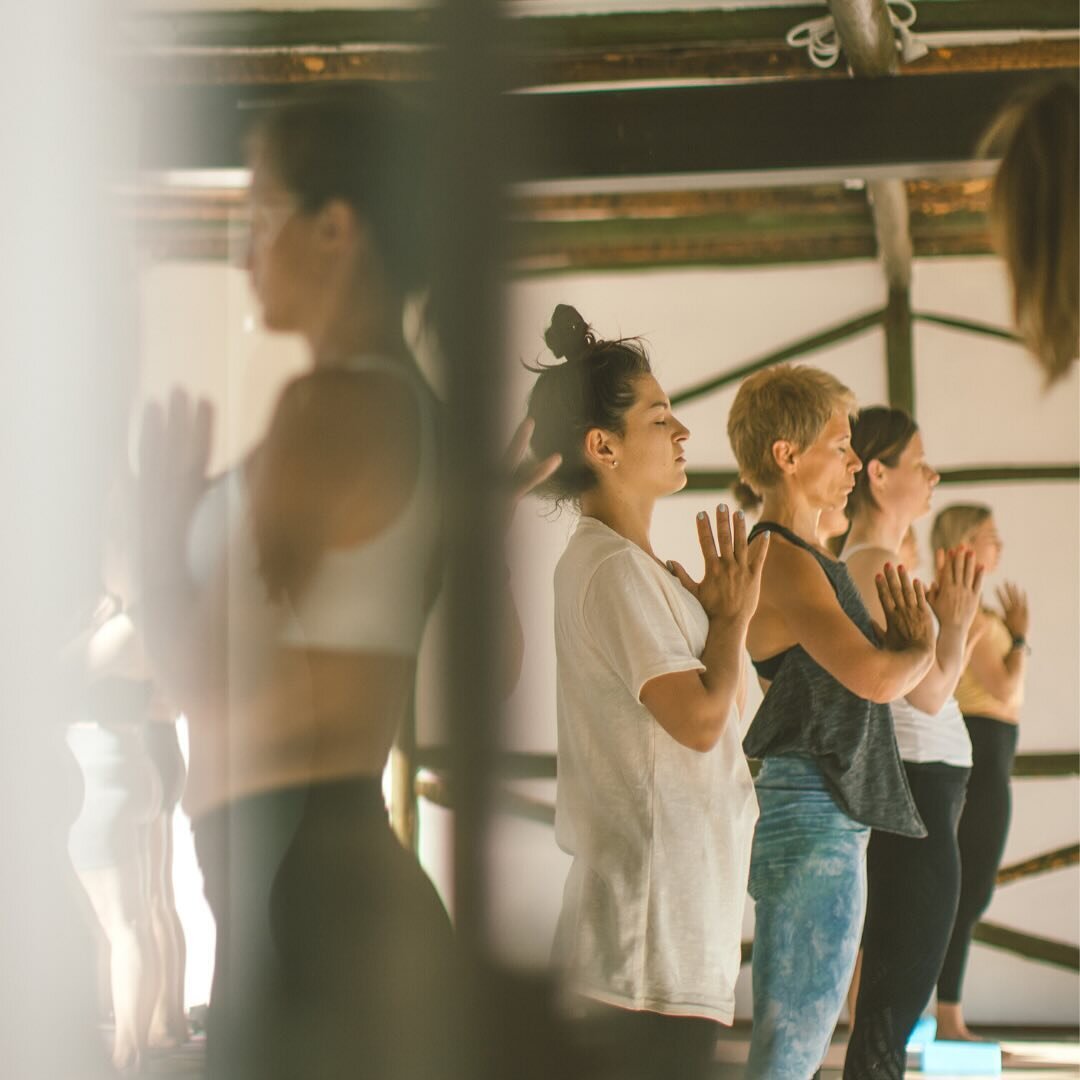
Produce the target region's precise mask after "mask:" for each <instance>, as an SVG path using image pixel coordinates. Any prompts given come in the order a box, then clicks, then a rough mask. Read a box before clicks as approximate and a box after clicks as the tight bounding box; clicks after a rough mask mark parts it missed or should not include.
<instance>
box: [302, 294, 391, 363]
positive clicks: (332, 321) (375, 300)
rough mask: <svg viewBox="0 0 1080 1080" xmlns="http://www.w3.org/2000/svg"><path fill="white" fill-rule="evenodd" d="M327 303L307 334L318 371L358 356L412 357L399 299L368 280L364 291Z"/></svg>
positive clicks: (330, 297)
mask: <svg viewBox="0 0 1080 1080" xmlns="http://www.w3.org/2000/svg"><path fill="white" fill-rule="evenodd" d="M327 300H328V302H327V307H326V309H325V310H324V311H322V312H317V313H314V316H313V318H312V319H311V322H310V326H309V329H308V330H307V332H306V334H305V336H306V337H307V340H308V343H309V345H310V346H311V354H312V357H313V358H314V365H315V367H316V368H320V369H327V368H333V367H339V366H340V365H342V364H344V363H346V362H347V361H348V360H349V359H351V358H352V357H355V356H386V357H394V358H405V357H407V356H409V349H408V346H407V345H406V344H405V335H404V332H403V329H402V319H403V314H404V311H403V308H404V305H403V303H402V302H401V300H400V299H398V298H395V297H393V296H392V295H390V294H389V293H388V292H387V291H386V290H385V289H383V288H380V287H379V286H378V285H377V284H376V283H375V282H372V281H370V280H369V281H366V282H365V285H364V288H363V289H362V290H349V291H347V292H344V293H343V294H342V296H341V298H340V299H338V300H336V302H335V300H334V298H333V297H332V296H328V298H327Z"/></svg>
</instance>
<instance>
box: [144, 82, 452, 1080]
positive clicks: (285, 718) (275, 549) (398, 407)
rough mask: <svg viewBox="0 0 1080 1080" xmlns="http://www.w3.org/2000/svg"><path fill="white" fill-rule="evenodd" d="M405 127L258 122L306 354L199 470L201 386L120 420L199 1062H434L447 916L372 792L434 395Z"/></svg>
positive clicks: (435, 1068)
mask: <svg viewBox="0 0 1080 1080" xmlns="http://www.w3.org/2000/svg"><path fill="white" fill-rule="evenodd" d="M414 134H415V131H414V120H413V118H412V116H411V115H410V114H407V113H405V112H404V111H402V110H400V109H398V108H396V107H394V106H393V105H392V104H391V102H390V101H389V100H388V99H386V98H384V97H382V96H381V95H374V94H373V95H372V96H370V97H364V98H358V99H357V98H354V99H350V100H349V101H348V102H333V101H324V102H319V103H305V104H298V105H292V106H286V107H283V108H279V109H276V110H274V111H272V112H270V113H268V114H267V115H265V116H264V117H263V118H262V119H261V120H260V121H259V122H258V123H257V124H256V128H255V132H254V134H253V136H252V138H251V141H250V145H249V151H250V164H251V170H252V179H251V238H250V249H249V256H248V269H249V271H250V274H251V279H252V283H253V285H254V290H255V294H256V297H257V299H258V302H259V304H260V306H261V309H262V315H263V318H264V321H265V323H266V325H267V327H268V328H270V329H271V330H274V331H280V332H286V333H295V334H299V335H301V336H302V337H303V338H304V340H305V341H306V343H307V345H308V348H309V350H310V357H311V359H310V369H309V371H308V372H307V373H306V374H304V375H302V376H301V377H299V378H296V379H294V380H293V381H292V382H290V383H289V384H288V385H287V386H286V387H285V389H284V391H283V392H282V394H281V397H280V399H279V401H278V403H277V407H276V409H275V411H274V415H273V418H272V420H271V422H270V427H269V430H268V431H267V433H266V435H265V437H264V438H263V439H262V441H261V442H260V443H259V444H258V445H257V447H256V448H255V450H254V451H253V452H252V454H251V455H250V456H249V457H248V458H247V459H246V460H245V461H244V462H243V463H242V464H241V465H239V466H238V467H237V468H235V469H233V470H232V471H231V472H229V473H227V474H225V475H224V476H221V477H219V478H217V479H216V480H213V481H211V480H209V479H208V478H207V475H206V470H207V461H208V457H209V447H210V437H211V426H212V417H211V413H210V409H209V406H208V405H207V404H206V403H205V402H200V403H198V404H197V405H192V403H191V402H190V401H189V400H188V399H187V398H186V397H185V396H184V395H182V394H179V393H177V394H175V395H174V396H173V398H172V399H171V401H170V402H169V405H168V408H167V409H166V410H163V409H162V408H161V407H160V406H158V405H156V404H152V405H150V406H149V407H148V408H147V411H146V416H145V419H144V423H143V431H142V441H141V447H140V474H141V475H140V481H141V497H142V530H143V536H142V552H143V556H144V558H143V566H142V580H143V589H142V595H143V599H144V604H145V610H146V618H145V627H146V638H147V644H148V648H149V651H150V653H151V656H152V658H153V660H154V663H155V666H156V669H157V671H158V674H159V676H160V677H161V679H162V682H163V686H164V689H165V692H166V693H167V695H168V697H169V699H170V700H172V701H175V702H176V703H177V705H178V706H179V707H180V708H182V710H183V711H184V713H185V714H186V716H187V717H188V720H189V723H190V735H191V743H190V749H191V754H190V773H189V778H188V785H187V790H186V793H185V796H184V804H185V807H186V809H187V811H188V813H189V814H190V815H191V817H192V820H193V828H194V833H195V841H196V848H197V852H198V856H199V863H200V866H201V868H202V871H203V875H204V879H205V888H206V894H207V898H208V900H209V902H210V907H211V910H212V911H213V914H214V918H215V921H216V924H217V949H216V958H215V970H214V986H213V993H212V1000H211V1007H210V1015H209V1018H208V1044H207V1072H208V1075H209V1076H210V1077H211V1078H221V1080H244V1078H247V1077H251V1078H258V1080H267V1078H276V1077H281V1078H285V1077H289V1078H294V1077H299V1076H318V1077H328V1078H329V1077H339V1076H340V1077H349V1078H356V1077H371V1078H373V1080H374V1078H378V1080H385V1078H392V1077H414V1076H425V1077H426V1076H438V1075H440V1074H441V1073H442V1072H443V1070H444V1069H445V1068H447V1067H448V1066H447V1064H446V1061H447V1057H446V1055H447V1053H448V1048H447V1038H448V1036H447V1028H448V1026H449V1025H448V1024H447V1013H448V1003H449V1002H450V1001H451V1000H452V993H451V991H450V982H449V978H450V976H449V969H450V963H449V957H450V955H451V953H452V939H451V931H450V924H449V921H448V919H447V917H446V913H445V911H444V910H443V907H442V904H441V903H440V901H439V898H438V896H437V894H436V892H435V890H434V888H433V887H432V885H431V883H430V882H429V880H428V879H427V877H426V876H425V875H424V873H423V872H422V870H421V869H420V867H419V866H418V864H417V862H416V860H415V858H414V857H413V856H412V854H411V853H409V852H407V851H405V850H404V849H403V848H402V847H401V845H400V844H399V843H398V842H397V840H396V838H395V837H394V835H393V833H392V832H391V830H390V827H389V824H388V821H387V816H386V811H385V807H384V803H383V797H382V791H381V775H382V772H383V768H384V765H385V762H386V759H387V754H388V751H389V749H390V746H391V743H392V741H393V739H394V736H395V733H396V731H397V728H398V725H399V723H400V722H401V719H402V717H403V715H404V713H405V710H406V708H407V706H408V701H409V698H410V694H411V691H412V684H413V679H414V674H415V669H416V658H417V651H418V649H419V645H420V638H421V634H422V632H423V629H424V625H425V620H426V617H427V614H428V610H429V607H430V605H431V603H432V599H433V591H434V590H433V583H434V581H435V580H436V579H437V573H436V570H437V559H438V552H439V519H440V509H439V497H438V492H439V458H440V443H439V405H438V403H437V401H436V399H435V397H434V395H433V394H432V392H431V390H430V389H429V388H428V386H427V384H426V382H425V381H424V379H423V377H422V376H421V374H420V372H419V370H418V369H417V366H416V364H415V362H414V360H413V358H412V356H411V354H410V351H409V349H408V347H407V345H406V343H405V340H404V336H403V330H402V314H403V305H404V301H405V297H406V294H407V293H409V292H410V291H411V290H413V289H414V288H415V287H417V286H419V285H422V284H423V282H424V280H425V249H424V243H423V240H424V235H425V231H424V220H425V215H424V212H423V211H424V209H425V206H426V202H425V200H424V199H423V198H422V197H421V193H420V183H419V180H420V178H421V177H422V176H423V175H424V172H425V170H424V169H423V167H422V163H421V162H420V161H419V160H418V157H417V154H418V152H419V150H420V149H421V145H420V144H419V143H418V142H417V141H416V140H415V139H414V138H413V136H414Z"/></svg>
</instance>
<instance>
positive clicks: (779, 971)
mask: <svg viewBox="0 0 1080 1080" xmlns="http://www.w3.org/2000/svg"><path fill="white" fill-rule="evenodd" d="M758 799H759V803H760V808H761V816H760V818H759V819H758V825H757V832H756V833H755V837H754V848H753V855H752V857H751V867H750V894H751V896H752V897H753V898H754V901H755V904H756V907H755V932H754V952H753V985H754V1026H753V1032H752V1035H751V1044H750V1055H749V1059H748V1062H747V1070H746V1076H747V1078H748V1080H809V1078H810V1077H811V1076H812V1075H813V1074H814V1072H815V1070H816V1069H817V1068H818V1066H819V1065H820V1064H821V1061H822V1059H823V1058H824V1056H825V1053H826V1051H827V1049H828V1046H829V1040H830V1039H831V1037H832V1032H833V1029H834V1027H835V1026H836V1020H837V1017H838V1016H839V1014H840V1009H841V1007H842V1005H843V1001H844V993H845V991H846V990H847V988H848V984H849V983H850V981H851V975H852V971H853V969H854V965H855V957H856V954H857V952H858V947H859V939H860V933H861V930H862V919H863V910H864V903H865V851H866V842H867V838H868V835H869V830H868V829H866V828H865V827H863V826H861V825H858V824H857V823H856V822H854V821H852V820H851V818H849V817H847V815H846V814H844V813H842V812H841V811H840V810H839V809H838V808H837V807H836V805H835V804H834V803H833V801H832V799H831V797H830V796H829V795H828V793H827V792H826V791H825V790H824V787H823V785H822V784H821V782H820V777H819V778H818V782H817V784H816V790H815V789H814V786H811V789H810V790H798V789H777V788H773V787H769V786H763V785H760V784H759V787H758Z"/></svg>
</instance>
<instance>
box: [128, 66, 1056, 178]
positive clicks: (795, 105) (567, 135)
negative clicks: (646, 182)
mask: <svg viewBox="0 0 1080 1080" xmlns="http://www.w3.org/2000/svg"><path fill="white" fill-rule="evenodd" d="M1061 74H1062V77H1065V78H1069V79H1071V80H1073V81H1074V82H1075V81H1077V73H1076V70H1075V69H1072V70H1070V71H1065V72H1062V73H1061ZM1039 77H1040V76H1038V75H1033V74H1032V73H1030V72H993V73H971V74H958V75H911V76H908V77H906V78H897V79H890V78H884V79H860V80H859V81H858V83H855V82H853V81H851V80H846V79H841V80H833V79H829V80H820V81H812V80H811V81H807V82H795V81H790V80H777V81H765V82H755V83H748V84H743V83H740V84H734V85H726V86H675V87H664V88H653V89H632V90H613V91H610V92H606V93H589V92H587V91H565V92H557V93H546V94H518V95H510V96H508V97H506V98H504V99H503V100H502V102H501V105H500V113H499V116H498V122H499V123H501V124H502V125H503V146H504V148H505V152H506V155H507V160H508V162H510V163H511V168H512V170H513V173H512V175H513V177H514V179H516V180H517V181H544V180H563V179H575V180H585V181H590V182H591V181H596V180H599V179H600V178H634V179H635V182H637V181H638V180H640V178H643V177H644V178H649V177H657V178H659V177H665V176H672V175H676V176H680V177H681V176H683V175H685V174H694V173H698V174H721V175H722V174H735V175H736V176H738V175H740V174H746V173H762V172H767V173H772V172H777V171H779V172H780V174H781V175H782V173H783V171H791V172H796V173H799V174H800V175H806V174H807V173H808V172H812V171H813V170H819V171H820V173H821V175H836V174H837V172H838V171H839V172H840V175H841V176H859V175H866V174H867V173H868V172H871V171H873V170H879V171H880V170H888V171H889V172H891V173H892V175H903V172H904V169H906V168H918V169H920V170H921V175H922V176H932V175H934V172H933V171H927V168H926V167H929V168H930V169H931V170H933V169H937V170H942V169H949V168H952V169H956V168H965V169H971V170H972V171H974V167H973V157H974V148H975V145H976V143H977V141H978V138H979V135H980V134H981V132H982V131H983V130H984V129H985V127H986V126H987V124H988V123H989V121H990V120H991V119H992V117H993V116H994V115H995V114H996V113H997V111H998V109H1000V108H1001V106H1002V105H1003V104H1004V103H1005V101H1007V100H1008V99H1009V98H1011V97H1012V96H1013V95H1014V94H1015V93H1017V92H1018V91H1019V90H1020V89H1021V88H1022V87H1025V86H1028V85H1030V83H1031V82H1032V81H1033V80H1034V79H1037V78H1039ZM303 92H305V88H304V87H294V86H290V85H277V84H275V85H274V86H272V87H265V88H259V90H258V91H257V92H256V91H254V90H253V89H252V88H251V87H245V86H222V87H168V88H158V89H156V90H147V91H146V92H145V93H144V94H143V95H142V97H141V105H142V108H141V110H140V115H139V123H140V130H139V132H138V138H137V141H138V147H139V153H140V161H139V165H140V167H141V168H142V169H148V170H162V169H164V170H175V169H185V168H194V169H212V168H235V167H237V166H239V165H241V164H242V163H243V160H244V157H243V140H244V133H245V131H246V130H247V127H248V125H249V123H250V117H251V112H250V108H245V107H244V106H250V105H252V104H257V103H258V101H260V100H267V99H271V100H283V99H284V100H287V99H289V98H290V97H291V96H292V95H294V94H301V93H303ZM927 116H933V117H934V123H933V124H928V123H926V117H927ZM683 186H685V185H683Z"/></svg>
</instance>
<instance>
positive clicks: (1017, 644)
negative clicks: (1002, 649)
mask: <svg viewBox="0 0 1080 1080" xmlns="http://www.w3.org/2000/svg"><path fill="white" fill-rule="evenodd" d="M1016 649H1023V650H1024V654H1025V655H1026V656H1030V655H1031V646H1030V645H1029V644H1028V643H1027V638H1026V637H1024V636H1023V635H1022V634H1020V635H1017V636H1016V637H1014V638H1013V639H1012V648H1011V649H1010V650H1009V651H1010V652H1013V651H1015V650H1016Z"/></svg>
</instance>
